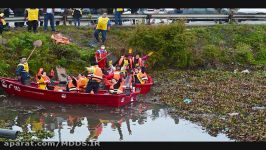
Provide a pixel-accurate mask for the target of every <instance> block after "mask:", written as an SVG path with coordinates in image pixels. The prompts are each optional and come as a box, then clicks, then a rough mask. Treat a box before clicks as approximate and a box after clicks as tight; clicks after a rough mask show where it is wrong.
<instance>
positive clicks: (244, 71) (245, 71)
mask: <svg viewBox="0 0 266 150" xmlns="http://www.w3.org/2000/svg"><path fill="white" fill-rule="evenodd" d="M241 73H247V74H248V73H250V72H249V71H248V70H247V69H246V70H243V71H241Z"/></svg>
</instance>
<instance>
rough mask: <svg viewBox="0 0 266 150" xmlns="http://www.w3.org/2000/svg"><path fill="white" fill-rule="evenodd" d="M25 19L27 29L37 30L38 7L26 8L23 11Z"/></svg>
mask: <svg viewBox="0 0 266 150" xmlns="http://www.w3.org/2000/svg"><path fill="white" fill-rule="evenodd" d="M25 20H27V21H28V31H31V29H32V28H33V32H34V33H36V32H37V27H38V21H39V20H40V16H39V9H38V8H28V9H26V13H25Z"/></svg>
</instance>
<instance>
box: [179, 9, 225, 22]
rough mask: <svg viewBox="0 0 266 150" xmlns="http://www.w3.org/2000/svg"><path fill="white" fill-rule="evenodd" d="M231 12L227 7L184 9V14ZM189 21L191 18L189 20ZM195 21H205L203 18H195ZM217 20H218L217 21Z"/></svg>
mask: <svg viewBox="0 0 266 150" xmlns="http://www.w3.org/2000/svg"><path fill="white" fill-rule="evenodd" d="M228 13H229V9H226V8H221V9H218V8H188V9H186V8H185V9H183V12H182V14H195V15H196V14H199V15H201V14H202V15H203V14H228ZM187 21H188V22H189V21H191V20H187ZM194 21H205V20H202V19H199V20H195V19H194ZM215 22H217V21H215Z"/></svg>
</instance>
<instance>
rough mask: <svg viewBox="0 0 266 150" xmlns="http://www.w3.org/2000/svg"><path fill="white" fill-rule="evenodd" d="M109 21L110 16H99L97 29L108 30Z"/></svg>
mask: <svg viewBox="0 0 266 150" xmlns="http://www.w3.org/2000/svg"><path fill="white" fill-rule="evenodd" d="M108 21H109V18H107V17H106V18H103V17H99V19H98V24H97V27H96V29H100V30H107V24H108Z"/></svg>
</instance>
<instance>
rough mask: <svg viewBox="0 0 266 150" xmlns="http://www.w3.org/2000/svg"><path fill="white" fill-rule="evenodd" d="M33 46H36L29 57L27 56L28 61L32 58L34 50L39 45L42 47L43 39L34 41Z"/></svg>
mask: <svg viewBox="0 0 266 150" xmlns="http://www.w3.org/2000/svg"><path fill="white" fill-rule="evenodd" d="M33 46H34V49H33V50H32V51H31V53H30V55H29V57H28V58H27V61H28V60H29V59H30V57H31V55H32V54H33V52H34V51H35V49H36V48H37V47H41V46H42V41H41V40H37V41H34V42H33Z"/></svg>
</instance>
